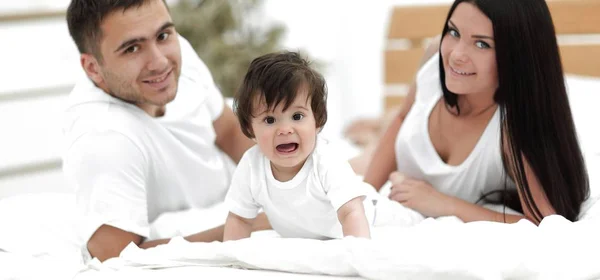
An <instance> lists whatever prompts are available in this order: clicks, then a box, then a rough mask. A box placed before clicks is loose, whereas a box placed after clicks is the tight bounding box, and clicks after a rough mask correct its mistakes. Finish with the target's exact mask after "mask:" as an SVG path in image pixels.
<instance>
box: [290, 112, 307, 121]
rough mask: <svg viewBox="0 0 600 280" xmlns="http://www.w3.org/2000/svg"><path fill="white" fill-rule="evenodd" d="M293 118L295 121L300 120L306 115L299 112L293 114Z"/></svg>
mask: <svg viewBox="0 0 600 280" xmlns="http://www.w3.org/2000/svg"><path fill="white" fill-rule="evenodd" d="M292 118H293V119H294V120H295V121H299V120H301V119H303V118H304V115H302V114H300V113H297V114H294V116H292Z"/></svg>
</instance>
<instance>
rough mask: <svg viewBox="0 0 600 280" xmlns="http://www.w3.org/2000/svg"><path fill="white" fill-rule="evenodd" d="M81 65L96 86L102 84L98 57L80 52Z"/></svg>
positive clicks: (102, 79)
mask: <svg viewBox="0 0 600 280" xmlns="http://www.w3.org/2000/svg"><path fill="white" fill-rule="evenodd" d="M80 61H81V67H83V70H84V71H85V73H86V74H87V76H88V77H89V78H90V79H91V80H92V81H93V82H94V83H95V84H96V85H98V86H100V87H101V85H102V84H104V78H103V77H102V72H101V69H100V63H99V62H98V59H96V57H94V56H93V55H91V54H88V53H82V54H81V57H80Z"/></svg>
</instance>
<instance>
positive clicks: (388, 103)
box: [383, 95, 406, 112]
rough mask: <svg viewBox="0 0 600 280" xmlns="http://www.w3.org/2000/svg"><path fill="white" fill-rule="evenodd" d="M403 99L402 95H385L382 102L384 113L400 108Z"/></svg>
mask: <svg viewBox="0 0 600 280" xmlns="http://www.w3.org/2000/svg"><path fill="white" fill-rule="evenodd" d="M405 98H406V96H404V95H385V97H384V101H383V104H384V111H386V112H389V111H390V110H395V109H398V108H400V106H401V105H402V102H404V99H405Z"/></svg>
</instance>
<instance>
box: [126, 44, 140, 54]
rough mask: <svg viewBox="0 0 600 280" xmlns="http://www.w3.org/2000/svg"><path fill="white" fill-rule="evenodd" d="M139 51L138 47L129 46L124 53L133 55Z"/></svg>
mask: <svg viewBox="0 0 600 280" xmlns="http://www.w3.org/2000/svg"><path fill="white" fill-rule="evenodd" d="M139 49H140V47H138V46H131V47H129V48H127V49H125V53H134V52H137V51H138V50H139Z"/></svg>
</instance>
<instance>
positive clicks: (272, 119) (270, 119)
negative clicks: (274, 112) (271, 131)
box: [264, 116, 275, 124]
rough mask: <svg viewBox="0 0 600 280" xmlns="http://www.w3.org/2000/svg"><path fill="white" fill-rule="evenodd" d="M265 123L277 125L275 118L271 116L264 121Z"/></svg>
mask: <svg viewBox="0 0 600 280" xmlns="http://www.w3.org/2000/svg"><path fill="white" fill-rule="evenodd" d="M264 122H265V123H266V124H274V123H275V118H273V117H271V116H269V117H266V118H265V119H264Z"/></svg>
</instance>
